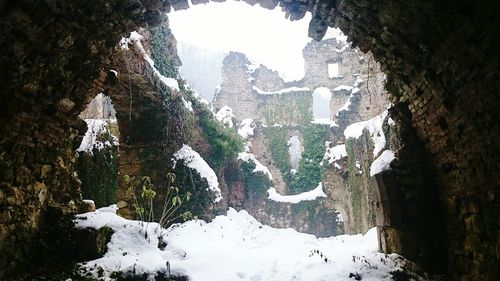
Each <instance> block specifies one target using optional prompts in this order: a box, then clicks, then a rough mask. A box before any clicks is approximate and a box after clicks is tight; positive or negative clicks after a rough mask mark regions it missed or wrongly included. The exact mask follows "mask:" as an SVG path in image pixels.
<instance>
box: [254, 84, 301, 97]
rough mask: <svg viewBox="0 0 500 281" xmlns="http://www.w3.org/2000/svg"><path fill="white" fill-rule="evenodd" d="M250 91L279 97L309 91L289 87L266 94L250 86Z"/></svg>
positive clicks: (266, 92)
mask: <svg viewBox="0 0 500 281" xmlns="http://www.w3.org/2000/svg"><path fill="white" fill-rule="evenodd" d="M252 89H254V90H255V91H256V92H257V93H258V94H259V95H281V94H286V93H293V92H307V91H310V90H311V89H309V88H307V87H301V88H299V87H291V88H285V89H281V90H278V91H274V92H268V91H264V90H262V89H260V88H258V87H256V86H252Z"/></svg>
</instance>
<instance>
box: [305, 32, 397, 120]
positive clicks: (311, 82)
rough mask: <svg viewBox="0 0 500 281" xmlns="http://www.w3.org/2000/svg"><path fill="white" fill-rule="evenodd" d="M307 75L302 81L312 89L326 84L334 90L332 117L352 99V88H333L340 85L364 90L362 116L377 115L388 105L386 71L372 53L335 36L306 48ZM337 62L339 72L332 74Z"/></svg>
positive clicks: (360, 109)
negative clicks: (336, 89) (350, 96)
mask: <svg viewBox="0 0 500 281" xmlns="http://www.w3.org/2000/svg"><path fill="white" fill-rule="evenodd" d="M302 52H303V56H304V61H305V76H304V78H303V79H302V81H301V82H302V83H303V85H305V86H306V87H308V88H310V89H316V88H318V87H326V88H327V89H329V90H330V91H332V98H331V101H330V108H331V117H330V119H331V120H337V119H338V115H337V112H338V111H339V109H340V108H342V107H343V106H344V104H345V103H346V102H347V101H348V100H349V94H350V93H349V91H345V90H344V91H342V90H339V91H334V89H335V88H337V87H339V86H350V87H357V88H359V89H360V90H361V93H360V97H361V98H360V101H359V103H360V106H359V109H358V110H357V111H358V113H359V115H360V116H359V119H358V120H357V121H360V120H367V119H370V118H371V117H373V116H376V115H378V114H380V113H382V111H384V110H386V109H387V107H388V102H387V93H386V91H385V89H384V85H385V74H384V73H383V72H382V71H381V69H380V65H379V64H378V63H377V62H376V61H375V60H374V59H373V56H372V55H371V53H366V54H364V53H362V52H361V51H360V50H359V49H357V48H352V47H351V45H350V44H349V43H346V42H342V41H338V40H337V39H335V38H331V39H324V40H321V41H319V42H318V41H311V42H309V43H308V44H307V45H306V47H305V48H304V50H303V51H302ZM335 63H336V64H338V67H339V73H338V75H337V76H333V75H332V74H333V73H331V71H329V65H332V64H335Z"/></svg>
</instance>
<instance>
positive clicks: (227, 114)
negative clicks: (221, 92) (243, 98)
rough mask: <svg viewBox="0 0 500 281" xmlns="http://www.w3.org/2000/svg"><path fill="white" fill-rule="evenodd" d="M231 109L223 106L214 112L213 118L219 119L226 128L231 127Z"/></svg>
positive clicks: (232, 115) (232, 116)
mask: <svg viewBox="0 0 500 281" xmlns="http://www.w3.org/2000/svg"><path fill="white" fill-rule="evenodd" d="M233 118H234V114H233V109H231V107H229V106H227V105H226V106H223V107H222V108H221V109H219V111H217V113H216V114H215V119H217V120H219V122H221V123H222V124H224V125H225V126H227V127H228V128H232V127H233V126H234V125H233Z"/></svg>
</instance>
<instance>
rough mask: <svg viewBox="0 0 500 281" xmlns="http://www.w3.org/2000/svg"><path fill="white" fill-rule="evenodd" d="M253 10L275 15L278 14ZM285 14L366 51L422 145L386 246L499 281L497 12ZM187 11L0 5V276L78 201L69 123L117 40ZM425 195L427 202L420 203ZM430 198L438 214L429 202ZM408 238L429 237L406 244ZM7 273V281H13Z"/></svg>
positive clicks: (374, 7)
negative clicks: (425, 170) (166, 14)
mask: <svg viewBox="0 0 500 281" xmlns="http://www.w3.org/2000/svg"><path fill="white" fill-rule="evenodd" d="M195 2H196V3H203V2H206V1H204V0H201V1H195ZM248 2H250V3H255V2H257V1H253V0H252V1H248ZM259 4H260V5H261V6H263V7H267V8H271V7H275V6H276V5H277V4H278V2H274V1H269V0H263V1H261V2H260V3H259ZM279 4H280V6H282V7H283V9H284V10H285V12H286V16H287V17H288V18H290V19H291V20H294V19H300V18H302V17H303V16H304V15H305V13H306V12H307V11H311V12H312V20H311V23H310V28H309V32H310V35H311V37H313V38H315V39H320V38H321V37H322V36H323V35H324V34H325V32H326V29H327V27H328V26H338V27H340V28H341V29H342V30H343V31H344V33H345V34H347V35H348V36H349V40H350V41H352V42H353V43H354V45H355V46H359V47H360V49H361V50H362V51H368V50H370V51H371V52H372V53H373V55H374V58H375V60H376V61H378V62H379V63H380V64H381V68H382V69H383V71H384V72H385V73H386V74H387V76H388V78H387V80H388V91H389V94H390V96H391V97H392V100H391V101H392V103H393V104H395V105H396V106H395V110H394V115H398V116H405V118H401V119H404V120H406V121H407V123H405V124H406V126H407V128H408V131H412V132H413V133H414V136H415V138H416V139H417V140H419V141H415V142H412V143H411V145H412V146H414V147H408V148H407V149H408V150H409V151H412V150H413V151H419V152H420V154H421V156H422V158H421V161H419V163H420V164H421V165H420V164H419V165H420V166H418V165H416V163H415V162H412V161H408V162H405V163H403V164H405V167H407V168H408V170H411V171H415V170H416V169H418V168H419V167H421V166H426V167H430V169H431V170H433V171H434V173H432V175H431V176H430V177H431V178H432V179H435V184H431V185H429V186H427V187H426V188H423V187H425V186H423V185H422V184H425V183H424V182H419V183H417V185H418V186H415V187H416V189H414V190H407V189H404V188H399V185H398V184H397V183H395V185H394V189H393V191H394V192H396V193H397V194H400V195H401V196H400V197H392V196H389V194H385V195H387V196H386V197H387V199H388V200H387V201H386V205H385V207H384V208H383V212H384V214H387V213H388V212H390V210H391V208H396V207H397V206H398V205H403V206H407V207H405V214H412V216H406V215H405V216H401V219H400V220H399V221H398V222H399V223H393V221H389V220H384V221H383V222H381V224H382V225H383V226H384V227H383V228H382V232H381V238H382V241H383V242H387V243H388V244H387V246H397V247H395V248H397V249H398V251H399V252H400V253H403V254H406V253H407V252H406V250H407V249H410V248H412V249H413V248H414V245H423V246H422V247H420V248H419V249H418V252H417V253H415V254H411V253H410V254H411V255H408V257H409V258H411V259H414V260H416V261H418V262H420V263H422V264H424V265H425V264H426V265H427V268H433V269H434V270H435V271H439V272H444V273H447V274H448V275H449V276H450V278H451V279H454V280H485V279H486V280H496V279H498V276H499V273H498V262H499V260H500V255H499V250H498V245H499V240H498V230H499V227H500V223H499V220H498V219H497V214H498V212H499V210H500V203H499V202H500V200H499V199H498V198H499V190H500V188H499V187H500V182H499V180H498V179H496V178H495V177H494V176H492V175H495V174H496V172H497V171H498V170H500V167H499V165H500V164H499V162H498V161H497V159H496V158H495V156H496V155H499V154H500V151H499V149H500V145H499V143H498V139H499V138H500V137H499V135H500V133H499V132H500V130H499V127H498V126H499V124H498V122H497V120H498V119H499V118H498V116H499V115H500V113H499V109H498V106H497V104H498V102H497V96H498V95H497V92H498V89H499V88H500V86H499V81H500V79H499V77H498V71H497V69H498V61H499V53H498V49H499V46H500V41H499V40H498V36H497V34H498V30H499V29H500V27H499V26H500V20H499V18H498V4H497V3H496V2H495V1H491V0H488V1H485V2H483V3H480V4H477V3H473V2H467V1H458V2H457V1H451V0H443V1H419V2H403V1H393V0H384V1H366V0H363V1H353V0H346V1H315V0H314V1H313V0H311V1H296V0H291V1H286V2H279ZM186 6H187V1H182V0H180V1H159V0H157V1H154V0H153V1H128V2H123V1H93V2H92V3H89V2H86V1H66V2H59V1H58V2H53V1H41V2H33V1H4V2H2V3H1V4H0V14H1V16H2V19H3V21H2V25H0V32H1V34H2V35H3V37H2V38H3V39H2V40H1V41H0V45H1V46H2V50H3V52H2V54H1V56H0V77H2V78H1V79H2V82H3V83H2V84H3V85H4V87H2V89H1V90H0V103H1V104H2V106H3V108H4V110H2V114H1V115H0V121H1V122H0V123H1V124H2V125H1V127H0V135H1V136H2V137H1V142H0V160H1V161H0V163H1V164H0V165H1V166H0V170H1V171H2V173H0V185H1V189H0V190H1V193H0V201H1V203H0V204H1V212H2V220H1V222H0V229H1V230H0V236H1V237H0V238H1V239H0V241H1V242H0V249H1V252H2V253H5V254H4V255H2V256H1V258H0V264H1V266H2V268H8V271H9V272H12V271H15V269H16V267H15V266H16V265H19V264H20V263H22V262H23V261H24V260H25V258H26V257H27V256H28V255H27V254H23V252H22V249H21V248H24V247H18V245H26V244H30V243H29V242H30V241H34V240H35V239H34V238H35V237H36V233H37V232H38V230H40V229H41V228H43V227H46V226H48V225H50V224H48V223H47V222H46V221H44V220H42V217H43V216H44V215H46V214H47V213H48V210H49V209H50V208H49V207H50V206H54V207H55V208H56V209H58V210H66V209H67V208H66V207H69V206H70V204H68V202H71V200H69V199H78V193H79V192H78V181H77V180H76V178H74V177H73V171H74V159H75V154H74V149H75V146H76V145H77V144H78V142H79V140H78V138H79V137H78V135H81V134H82V133H83V131H84V130H85V128H84V126H83V123H82V122H80V121H78V117H77V116H78V114H79V113H80V112H81V110H83V108H84V106H85V104H86V103H88V102H89V101H90V99H91V98H92V97H93V96H94V95H95V92H93V93H90V92H89V91H88V89H89V88H91V87H92V84H93V83H95V85H97V87H99V84H100V83H101V82H102V81H103V78H104V77H101V78H99V70H100V67H101V64H102V62H105V61H106V60H107V59H108V58H109V55H110V54H111V52H112V49H113V48H114V46H115V45H116V42H117V41H118V40H119V37H120V35H122V34H121V32H123V33H124V34H125V33H128V32H129V31H131V30H133V29H135V28H136V27H137V25H144V24H145V23H148V24H149V25H150V26H154V25H156V24H158V22H159V15H160V11H166V10H169V9H170V8H171V7H173V8H174V9H179V8H184V7H186ZM398 120H400V119H398ZM408 146H410V145H408ZM404 159H405V160H403V162H404V161H407V160H408V159H409V158H404ZM43 186H45V187H46V189H47V195H48V196H47V198H51V199H52V200H50V199H48V200H47V202H50V204H47V205H45V204H43V203H42V202H44V201H45V200H39V199H40V197H39V196H38V195H39V194H40V193H39V192H37V190H44V189H45V188H43ZM37 187H38V188H37ZM420 190H432V191H435V192H434V193H431V194H430V195H429V196H430V197H428V196H427V195H428V194H425V193H422V192H421V191H420ZM43 194H44V193H42V195H43ZM41 197H42V199H43V197H44V196H41ZM426 198H427V199H431V201H435V202H436V203H435V204H429V202H428V201H426V200H425V199H426ZM433 199H435V200H433ZM68 200H69V201H68ZM40 201H42V202H40ZM422 209H426V210H428V211H429V212H431V213H432V215H433V217H439V218H442V219H443V225H444V228H445V230H444V231H441V230H440V229H439V228H435V225H433V224H432V223H429V222H428V221H426V220H425V217H423V215H421V214H419V213H418V211H419V210H422ZM416 227H417V228H420V229H425V230H426V231H427V235H426V236H415V237H408V236H404V235H403V234H404V233H410V232H411V231H412V230H413V229H414V228H416ZM439 237H443V238H442V239H440V238H439ZM434 242H436V243H440V244H441V245H445V248H446V249H445V251H442V250H441V249H439V248H433V246H432V245H435V244H434ZM26 248H29V246H26ZM385 250H387V248H385ZM423 252H426V253H428V254H426V255H422V253H423ZM29 255H33V253H32V252H29ZM438 260H445V261H444V262H439V261H438ZM24 269H25V270H26V268H24ZM9 272H2V274H3V276H10V275H9Z"/></svg>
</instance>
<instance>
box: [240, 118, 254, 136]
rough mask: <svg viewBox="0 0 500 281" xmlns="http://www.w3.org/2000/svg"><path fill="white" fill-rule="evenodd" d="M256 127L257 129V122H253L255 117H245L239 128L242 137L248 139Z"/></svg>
mask: <svg viewBox="0 0 500 281" xmlns="http://www.w3.org/2000/svg"><path fill="white" fill-rule="evenodd" d="M254 129H255V123H254V122H253V119H250V118H245V119H243V120H241V124H240V126H239V128H238V134H239V135H240V136H241V137H242V138H244V139H247V138H248V137H250V136H253V130H254Z"/></svg>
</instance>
